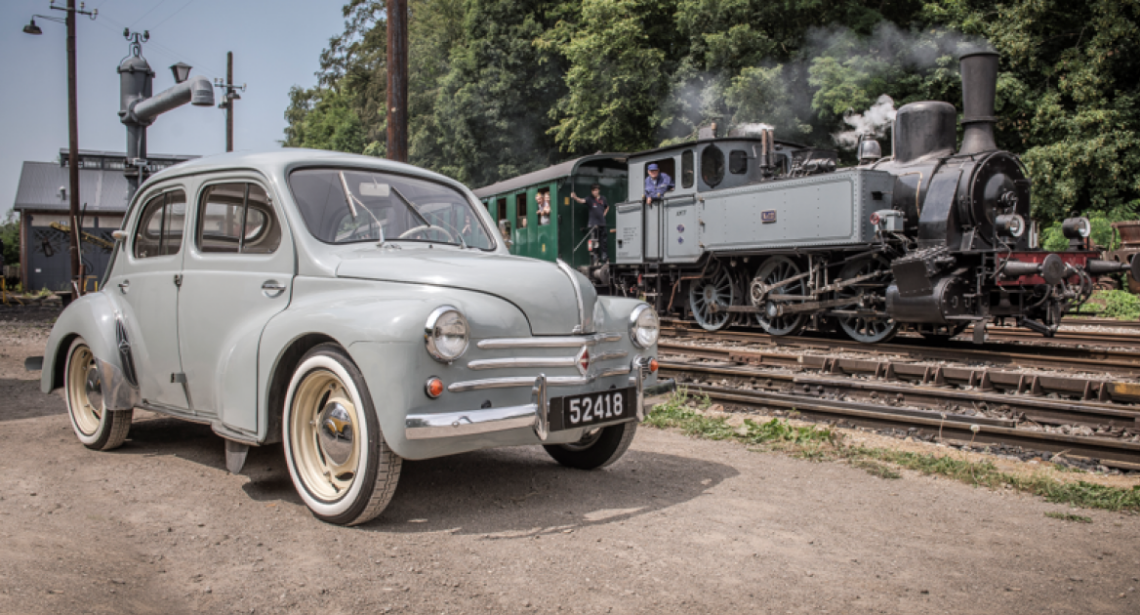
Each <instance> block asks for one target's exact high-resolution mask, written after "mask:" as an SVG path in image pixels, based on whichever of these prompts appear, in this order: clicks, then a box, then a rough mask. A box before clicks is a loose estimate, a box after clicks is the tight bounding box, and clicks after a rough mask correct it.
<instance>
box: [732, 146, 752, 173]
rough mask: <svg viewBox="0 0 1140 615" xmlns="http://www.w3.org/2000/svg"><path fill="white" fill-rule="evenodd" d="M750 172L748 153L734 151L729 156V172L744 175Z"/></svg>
mask: <svg viewBox="0 0 1140 615" xmlns="http://www.w3.org/2000/svg"><path fill="white" fill-rule="evenodd" d="M747 171H748V152H745V151H744V150H739V149H734V150H732V152H730V153H729V154H728V172H729V173H732V174H733V175H743V174H744V173H746V172H747Z"/></svg>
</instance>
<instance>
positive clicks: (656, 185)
mask: <svg viewBox="0 0 1140 615" xmlns="http://www.w3.org/2000/svg"><path fill="white" fill-rule="evenodd" d="M647 170H648V171H649V177H646V178H645V202H646V203H650V202H652V201H660V200H662V199H664V198H665V193H666V192H669V191H670V190H672V189H673V188H676V186H674V185H673V178H672V177H669V174H668V173H662V172H661V171H660V170H659V169H658V168H657V163H650V165H649V168H648V169H647Z"/></svg>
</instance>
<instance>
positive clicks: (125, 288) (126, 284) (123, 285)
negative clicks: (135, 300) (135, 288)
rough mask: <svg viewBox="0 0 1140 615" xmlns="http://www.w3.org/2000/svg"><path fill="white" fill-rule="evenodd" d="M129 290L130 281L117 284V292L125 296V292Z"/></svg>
mask: <svg viewBox="0 0 1140 615" xmlns="http://www.w3.org/2000/svg"><path fill="white" fill-rule="evenodd" d="M130 289H131V281H130V280H123V281H122V282H119V292H121V293H123V294H124V295H125V294H127V291H128V290H130Z"/></svg>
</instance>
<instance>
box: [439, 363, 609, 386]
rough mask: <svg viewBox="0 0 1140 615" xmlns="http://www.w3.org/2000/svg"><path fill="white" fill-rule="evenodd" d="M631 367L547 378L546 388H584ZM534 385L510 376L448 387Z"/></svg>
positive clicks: (525, 378) (457, 383) (522, 377)
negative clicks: (592, 373) (583, 386)
mask: <svg viewBox="0 0 1140 615" xmlns="http://www.w3.org/2000/svg"><path fill="white" fill-rule="evenodd" d="M629 371H630V370H629V366H628V365H623V366H621V367H614V368H611V369H607V370H605V371H602V372H599V373H597V374H594V375H592V376H548V377H547V378H546V386H552V387H570V386H582V385H585V384H590V383H592V382H594V381H595V380H597V379H598V378H607V377H609V376H624V375H625V374H628V373H629ZM533 385H534V378H533V377H532V376H508V377H505V378H485V379H483V380H467V381H464V382H453V383H451V384H450V385H448V387H447V390H448V391H450V392H452V393H463V392H465V391H481V390H485V389H510V388H514V387H529V386H533Z"/></svg>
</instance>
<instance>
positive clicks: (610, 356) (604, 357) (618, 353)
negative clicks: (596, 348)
mask: <svg viewBox="0 0 1140 615" xmlns="http://www.w3.org/2000/svg"><path fill="white" fill-rule="evenodd" d="M628 356H629V353H628V352H626V351H624V350H615V351H612V352H602V353H598V354H596V355H592V356H591V357H590V364H591V365H593V364H594V363H595V362H597V361H612V360H614V359H624V358H626V357H628Z"/></svg>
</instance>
